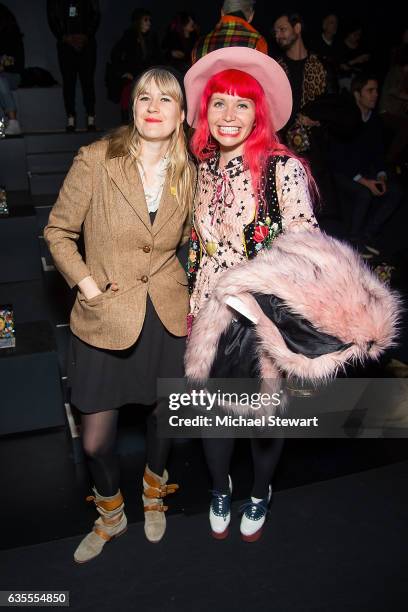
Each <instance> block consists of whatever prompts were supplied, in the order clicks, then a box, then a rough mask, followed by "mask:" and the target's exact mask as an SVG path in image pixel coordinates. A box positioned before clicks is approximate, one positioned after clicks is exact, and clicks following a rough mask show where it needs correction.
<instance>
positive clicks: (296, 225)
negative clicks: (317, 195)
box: [276, 157, 319, 232]
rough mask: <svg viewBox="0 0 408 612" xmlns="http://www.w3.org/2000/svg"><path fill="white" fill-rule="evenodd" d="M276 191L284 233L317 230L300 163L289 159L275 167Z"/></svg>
mask: <svg viewBox="0 0 408 612" xmlns="http://www.w3.org/2000/svg"><path fill="white" fill-rule="evenodd" d="M276 189H277V192H278V198H279V206H280V211H281V216H282V229H283V231H284V232H298V231H305V230H310V231H313V230H315V231H316V230H318V229H319V225H318V223H317V220H316V217H315V216H314V213H313V207H312V200H311V197H310V192H309V187H308V184H307V175H306V171H305V169H304V167H303V165H302V163H301V162H300V161H299V160H297V159H295V158H293V157H290V158H289V159H288V160H287V161H286V163H285V162H281V161H279V162H278V164H277V165H276Z"/></svg>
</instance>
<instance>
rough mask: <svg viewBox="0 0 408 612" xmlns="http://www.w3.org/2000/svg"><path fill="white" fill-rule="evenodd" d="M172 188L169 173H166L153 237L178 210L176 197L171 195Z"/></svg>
mask: <svg viewBox="0 0 408 612" xmlns="http://www.w3.org/2000/svg"><path fill="white" fill-rule="evenodd" d="M172 191H173V187H172V185H171V184H170V172H167V176H166V180H165V183H164V185H163V192H162V196H161V199H160V204H159V209H158V211H157V214H156V218H155V220H154V223H153V235H154V236H155V235H156V234H158V233H159V232H160V230H161V229H162V228H163V226H164V225H165V224H166V223H167V222H168V221H169V219H170V218H171V217H172V216H173V215H174V213H175V212H176V210H177V209H178V208H179V206H178V204H177V200H176V196H175V195H173V194H172Z"/></svg>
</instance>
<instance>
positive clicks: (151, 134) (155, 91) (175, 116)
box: [133, 80, 184, 141]
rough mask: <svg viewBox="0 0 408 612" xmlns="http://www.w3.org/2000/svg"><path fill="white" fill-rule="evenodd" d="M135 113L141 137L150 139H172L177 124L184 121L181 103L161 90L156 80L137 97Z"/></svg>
mask: <svg viewBox="0 0 408 612" xmlns="http://www.w3.org/2000/svg"><path fill="white" fill-rule="evenodd" d="M133 113H134V121H135V126H136V128H137V131H138V132H139V135H140V137H141V138H143V139H144V140H148V141H165V140H170V138H171V136H172V134H173V133H174V131H175V130H176V128H177V126H179V125H180V124H181V123H182V122H183V121H184V112H183V111H182V110H181V109H180V104H179V103H178V102H177V101H176V100H175V99H174V98H172V97H171V96H170V95H168V94H166V93H165V92H163V91H161V89H160V88H159V87H158V86H157V84H156V83H155V81H154V80H151V81H150V83H149V84H148V85H146V87H145V88H144V90H143V91H142V92H140V93H139V95H138V96H137V97H136V99H135V102H134V106H133Z"/></svg>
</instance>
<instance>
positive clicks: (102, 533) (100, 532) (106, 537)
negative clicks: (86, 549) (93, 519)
mask: <svg viewBox="0 0 408 612" xmlns="http://www.w3.org/2000/svg"><path fill="white" fill-rule="evenodd" d="M93 531H94V532H95V533H96V535H98V536H99V537H100V538H102V540H105V542H109V541H110V540H111V539H112V537H113V536H110V535H109V534H108V533H106V531H103V529H100V528H99V527H97V526H96V525H95V527H94V528H93Z"/></svg>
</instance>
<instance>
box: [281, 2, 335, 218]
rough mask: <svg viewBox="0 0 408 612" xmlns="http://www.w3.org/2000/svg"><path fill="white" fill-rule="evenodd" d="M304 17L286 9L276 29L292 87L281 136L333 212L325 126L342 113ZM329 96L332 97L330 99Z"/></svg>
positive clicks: (333, 84) (326, 211)
mask: <svg viewBox="0 0 408 612" xmlns="http://www.w3.org/2000/svg"><path fill="white" fill-rule="evenodd" d="M303 27H304V26H303V20H302V17H301V16H300V15H299V14H298V13H283V14H281V15H280V16H279V17H278V18H277V19H276V21H275V23H274V26H273V31H274V34H275V39H276V43H277V45H278V47H280V49H281V51H282V55H281V56H280V57H279V58H278V60H277V61H278V63H279V64H280V65H281V66H282V68H283V69H284V70H285V72H286V74H287V76H288V79H289V82H290V84H291V87H292V95H293V106H292V114H291V116H290V118H289V121H288V123H287V125H286V126H285V128H284V130H282V132H281V137H282V138H283V140H284V141H285V142H286V144H287V145H288V147H289V148H290V149H292V150H293V151H295V152H296V153H297V154H299V155H301V156H303V157H305V158H306V159H307V160H308V162H309V163H310V165H311V168H312V173H313V175H314V177H315V179H316V181H317V184H318V186H319V190H320V193H321V196H322V201H323V204H324V213H329V212H331V211H330V209H331V208H333V206H332V205H333V202H334V196H333V193H332V186H331V182H330V179H329V178H328V172H327V169H326V161H325V157H326V154H325V140H326V128H327V126H328V124H329V123H333V122H335V121H336V120H337V117H341V113H339V109H338V106H337V104H338V102H339V100H338V99H337V97H336V96H335V95H334V96H333V95H332V94H335V87H336V85H337V83H336V81H335V79H334V78H333V75H332V73H331V72H330V70H328V68H327V66H325V65H324V63H323V61H322V60H321V59H320V58H319V57H318V56H317V55H316V54H315V53H310V52H309V50H308V49H307V48H306V45H305V42H304V39H303ZM329 98H330V99H329Z"/></svg>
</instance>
